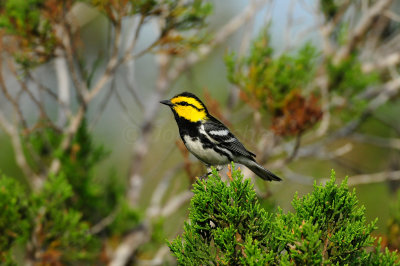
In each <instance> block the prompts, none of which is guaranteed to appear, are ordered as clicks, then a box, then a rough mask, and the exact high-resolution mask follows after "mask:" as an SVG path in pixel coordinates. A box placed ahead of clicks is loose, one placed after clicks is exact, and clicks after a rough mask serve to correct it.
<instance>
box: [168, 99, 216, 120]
mask: <svg viewBox="0 0 400 266" xmlns="http://www.w3.org/2000/svg"><path fill="white" fill-rule="evenodd" d="M161 103H162V104H165V105H168V106H169V107H171V110H172V112H174V115H175V118H176V119H178V118H184V119H186V120H189V121H191V122H198V121H201V120H205V119H208V111H207V108H206V107H205V106H204V104H203V103H202V102H201V101H200V99H199V98H197V97H196V96H195V95H194V94H192V93H190V92H183V93H181V94H178V95H176V96H174V97H172V99H171V100H165V101H161Z"/></svg>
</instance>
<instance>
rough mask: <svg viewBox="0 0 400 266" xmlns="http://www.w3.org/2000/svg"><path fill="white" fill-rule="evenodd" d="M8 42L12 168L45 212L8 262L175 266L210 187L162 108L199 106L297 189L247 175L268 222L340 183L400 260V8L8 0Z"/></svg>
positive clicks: (0, 34) (5, 135)
mask: <svg viewBox="0 0 400 266" xmlns="http://www.w3.org/2000/svg"><path fill="white" fill-rule="evenodd" d="M0 40H1V41H0V52H1V66H2V69H1V71H0V73H1V74H0V87H1V93H0V95H1V96H0V126H1V127H0V129H1V130H0V143H1V144H0V145H1V153H0V169H1V173H2V174H3V175H4V177H3V179H5V177H6V176H7V177H9V178H12V179H13V180H16V182H15V183H13V184H16V185H12V187H15V186H19V187H20V189H21V191H24V192H26V193H22V194H26V197H27V199H20V198H19V197H20V194H21V193H17V192H15V194H12V192H10V195H11V194H12V195H11V196H13V197H17V198H18V201H19V202H23V201H24V200H26V201H27V202H31V203H29V204H32V206H34V207H32V210H28V211H27V210H25V209H24V208H22V209H18V211H21V212H22V213H23V215H22V214H18V215H17V216H16V217H14V216H10V217H8V218H7V219H9V222H10V223H12V222H15V223H17V224H19V225H20V224H22V223H21V221H22V220H23V221H24V222H26V224H27V225H26V227H27V228H28V229H27V231H26V232H25V231H24V230H23V229H21V228H20V227H21V226H18V228H16V229H15V230H14V229H13V230H11V229H10V230H11V231H12V232H13V234H10V236H9V237H8V238H7V239H6V240H5V241H6V242H5V243H6V244H4V245H3V246H2V249H4V251H3V252H2V253H0V254H1V255H2V256H3V257H2V259H3V260H4V261H5V260H6V259H10V258H9V257H7V256H9V255H7V254H9V253H7V252H8V251H9V250H11V251H10V252H11V253H10V254H14V255H10V256H11V257H12V258H14V259H15V257H18V256H16V255H15V254H20V255H21V254H23V256H20V257H21V258H20V259H17V262H18V263H20V264H24V263H28V262H39V263H68V262H77V261H80V262H82V263H85V262H88V261H90V262H91V263H93V264H97V263H104V264H108V263H110V264H112V265H127V264H128V265H130V264H134V265H136V264H137V265H159V264H164V263H171V264H174V263H175V261H174V259H173V257H172V256H171V255H170V253H169V249H168V247H167V246H166V241H165V240H166V239H168V240H171V239H173V238H174V237H175V236H176V235H177V234H179V233H181V232H182V226H183V224H184V221H186V220H187V213H188V207H189V201H190V198H191V196H192V193H191V192H190V188H191V184H192V183H193V182H195V179H196V176H200V175H203V174H204V172H205V167H204V166H203V165H202V164H201V163H199V162H198V161H197V160H196V158H194V157H193V156H192V155H189V154H188V152H187V151H186V149H185V148H184V146H183V144H182V142H181V140H180V138H179V134H178V130H177V126H176V124H175V121H174V119H173V115H172V113H171V111H170V110H169V109H168V108H166V107H164V106H162V105H160V104H159V101H160V100H164V99H168V98H171V97H172V96H174V95H176V94H178V93H180V92H183V91H190V92H192V93H195V94H196V95H197V96H198V97H199V98H200V99H202V100H203V101H204V103H205V104H206V106H207V107H208V109H209V111H210V113H211V114H213V115H214V116H216V117H217V118H218V119H220V120H221V121H223V122H224V123H226V124H227V125H228V126H229V128H230V129H231V130H232V131H233V132H234V133H235V135H236V136H238V137H239V139H241V140H242V142H243V143H244V144H245V145H246V147H247V148H248V149H249V150H250V151H252V152H254V153H255V154H257V160H258V161H259V162H261V163H262V164H263V165H264V166H265V167H267V168H268V169H270V170H271V171H273V172H274V173H276V174H278V175H279V176H280V177H282V179H283V181H282V182H280V183H265V182H263V181H262V180H259V179H257V178H253V175H252V173H251V172H249V171H247V170H246V169H243V171H244V172H243V173H244V175H245V177H248V178H253V183H254V184H255V189H256V191H257V193H258V195H259V197H260V200H261V201H262V202H263V205H264V207H265V208H267V209H268V210H270V211H273V210H274V209H275V208H277V206H280V207H281V208H283V209H284V210H291V200H292V198H293V196H294V195H295V193H296V192H297V193H298V194H299V195H304V194H307V193H309V192H310V191H312V189H313V184H314V182H317V183H320V182H326V180H327V178H329V176H330V173H331V170H332V169H334V170H335V172H336V178H337V180H338V181H339V180H343V179H344V178H345V177H346V176H348V184H349V186H351V187H354V188H355V189H356V195H357V197H358V199H359V201H360V205H365V207H366V211H367V216H368V219H369V220H374V219H375V218H376V217H378V223H377V225H378V229H377V230H376V234H377V235H381V236H383V239H384V241H383V243H384V245H387V246H389V247H390V248H392V249H397V248H398V243H399V236H400V231H399V230H400V227H399V226H398V225H399V224H400V217H399V216H400V215H399V214H400V209H399V206H398V204H397V199H398V196H397V194H398V191H397V190H398V180H399V179H400V157H399V155H400V154H399V150H400V124H399V122H398V121H399V120H398V116H399V114H400V105H399V90H400V72H399V64H400V4H399V2H398V1H390V0H376V1H362V0H360V1H350V0H349V1H346V0H342V1H336V0H321V1H311V0H281V1H274V0H258V1H257V0H251V1H241V0H240V1H218V0H215V1H200V0H187V1H179V0H171V1H152V0H147V1H146V0H143V1H142V0H141V1H137V0H134V1H128V0H125V1H113V0H104V1H97V0H86V1H84V0H81V1H77V0H67V1H54V0H31V1H26V2H23V1H16V0H5V1H2V2H1V3H0ZM60 180H61V181H60ZM11 196H10V197H11ZM31 197H32V198H31ZM5 199H6V198H4V199H3V200H5ZM63 215H65V217H64V220H62V221H59V228H56V227H55V226H54V223H55V221H58V220H57V219H59V218H60V217H62V216H63ZM70 216H71V217H70ZM13 217H14V218H15V220H12V219H14V218H13ZM56 217H58V218H56ZM25 220H26V221H25ZM56 229H57V230H58V231H57V230H56ZM88 231H89V232H90V233H89V234H87V232H88ZM24 232H25V233H24ZM60 232H64V233H60ZM82 234H84V235H85V237H84V238H85V241H83V240H82ZM16 239H23V240H21V241H17V242H15V240H16ZM6 250H8V251H7V252H6Z"/></svg>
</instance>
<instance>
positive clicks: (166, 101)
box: [160, 100, 174, 106]
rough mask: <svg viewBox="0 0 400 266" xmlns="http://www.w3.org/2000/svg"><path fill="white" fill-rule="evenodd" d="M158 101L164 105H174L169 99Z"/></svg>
mask: <svg viewBox="0 0 400 266" xmlns="http://www.w3.org/2000/svg"><path fill="white" fill-rule="evenodd" d="M160 103H162V104H165V105H168V106H172V105H174V104H173V103H171V101H170V100H164V101H161V102H160Z"/></svg>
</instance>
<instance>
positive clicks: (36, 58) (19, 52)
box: [0, 0, 57, 68]
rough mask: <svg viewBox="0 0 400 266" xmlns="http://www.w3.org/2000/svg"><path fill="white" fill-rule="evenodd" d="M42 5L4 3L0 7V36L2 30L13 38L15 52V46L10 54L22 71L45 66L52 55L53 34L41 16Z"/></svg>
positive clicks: (41, 0)
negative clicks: (44, 63) (40, 65)
mask: <svg viewBox="0 0 400 266" xmlns="http://www.w3.org/2000/svg"><path fill="white" fill-rule="evenodd" d="M45 3H46V1H45V0H5V1H2V2H1V3H0V33H1V30H2V29H3V30H4V32H5V33H6V34H8V35H10V36H13V37H14V39H13V41H14V42H15V43H14V44H17V46H18V48H16V47H15V45H14V46H13V47H12V48H11V53H12V54H13V55H14V57H15V59H16V61H17V62H18V63H19V64H20V65H21V66H22V67H23V68H29V67H33V66H36V65H38V64H41V63H43V62H46V61H47V60H48V59H49V58H51V57H52V55H53V53H54V49H55V47H56V38H55V32H54V31H53V29H52V27H51V24H52V23H51V21H50V20H49V19H48V17H47V16H46V15H45V14H44V13H45ZM50 13H51V12H50ZM54 16H57V14H54Z"/></svg>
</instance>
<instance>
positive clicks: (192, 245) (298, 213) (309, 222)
mask: <svg viewBox="0 0 400 266" xmlns="http://www.w3.org/2000/svg"><path fill="white" fill-rule="evenodd" d="M232 167H233V165H232ZM193 192H194V196H193V198H192V201H191V207H190V214H189V218H190V221H189V222H187V223H185V225H184V233H183V234H182V236H178V237H177V238H176V239H175V240H173V241H172V242H170V243H169V247H170V249H171V251H172V252H173V254H174V255H175V256H176V257H177V260H178V262H179V263H180V264H184V265H200V264H202V265H238V264H239V265H265V264H294V265H298V264H300V265H321V264H340V265H341V264H351V265H354V264H357V265H358V264H361V265H364V264H369V265H370V264H373V265H381V264H382V263H388V262H390V263H391V264H395V263H397V262H398V255H397V254H396V253H391V252H389V251H388V250H386V251H385V252H381V251H380V249H379V248H376V249H374V250H373V251H369V249H368V248H370V247H373V244H374V241H375V240H376V239H375V238H374V237H372V236H371V232H372V231H373V230H374V229H375V223H376V220H375V221H373V222H371V223H367V222H366V218H365V208H364V207H363V206H362V207H359V206H358V200H357V197H356V195H355V192H354V191H352V192H351V191H349V189H348V186H347V181H346V180H345V181H344V182H342V183H341V184H340V185H337V184H335V173H334V172H332V174H331V180H330V181H329V182H328V183H327V184H326V185H314V191H313V192H312V193H310V194H308V195H306V196H304V197H302V198H300V197H298V196H295V198H294V200H293V202H292V206H293V209H294V211H293V212H288V213H286V214H285V213H284V212H283V211H282V210H281V209H278V211H277V213H276V215H271V214H269V213H267V212H266V211H265V210H264V209H263V208H262V207H261V206H260V204H259V202H258V199H257V196H256V193H255V191H254V189H253V186H252V184H251V183H250V180H249V179H243V175H242V174H241V172H240V170H233V171H232V181H231V182H224V181H222V180H221V178H220V176H219V175H218V173H217V172H216V171H213V174H212V176H210V177H209V178H208V180H207V181H198V182H197V183H196V184H195V185H194V188H193Z"/></svg>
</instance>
